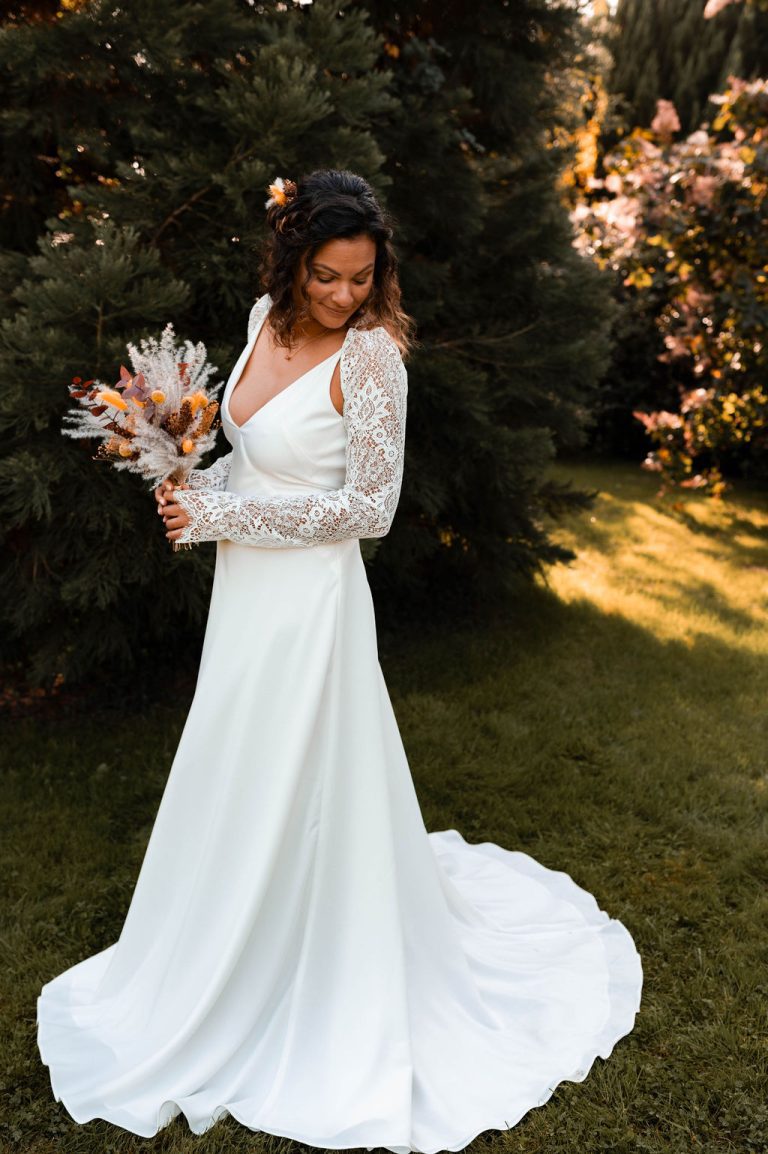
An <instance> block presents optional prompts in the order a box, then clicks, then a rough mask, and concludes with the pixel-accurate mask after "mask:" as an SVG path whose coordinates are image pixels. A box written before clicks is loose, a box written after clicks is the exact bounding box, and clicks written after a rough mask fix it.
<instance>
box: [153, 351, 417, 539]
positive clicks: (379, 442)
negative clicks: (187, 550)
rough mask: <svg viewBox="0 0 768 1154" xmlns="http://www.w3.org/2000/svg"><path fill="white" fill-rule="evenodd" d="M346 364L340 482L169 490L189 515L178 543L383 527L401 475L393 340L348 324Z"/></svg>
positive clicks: (400, 384) (401, 422)
mask: <svg viewBox="0 0 768 1154" xmlns="http://www.w3.org/2000/svg"><path fill="white" fill-rule="evenodd" d="M347 367H348V372H349V377H348V381H347V384H346V388H345V390H344V393H345V396H344V423H345V425H346V429H347V452H346V476H345V482H344V485H343V487H342V488H341V489H334V490H330V491H329V490H324V491H322V492H318V493H309V494H306V495H298V496H297V495H290V496H285V497H246V496H242V495H240V494H238V493H230V492H210V491H206V490H202V491H195V490H188V489H187V490H179V489H176V490H174V499H175V500H176V502H177V504H178V505H180V506H181V507H182V508H183V509H185V510H186V512H187V513H188V514H189V516H190V518H191V520H190V524H189V525H187V526H185V528H184V529H183V530H182V532H181V535H180V536H179V537H178V538H177V540H178V541H179V542H181V543H190V544H197V543H198V542H201V541H221V540H227V541H235V542H237V543H238V544H241V545H255V546H261V547H262V548H268V549H276V548H277V549H279V548H295V547H306V546H311V545H320V544H325V543H328V542H332V541H341V540H344V539H345V538H349V537H383V536H384V535H385V534H386V533H387V532H388V531H389V528H390V526H391V524H392V519H393V517H394V515H395V510H396V508H397V502H398V499H399V497H400V487H401V483H402V477H403V455H404V448H405V414H406V397H407V391H408V386H407V374H406V371H405V366H404V365H403V362H402V358H401V357H400V352H399V349H398V348H397V345H396V344H395V342H394V341H393V339H392V338H391V337H390V336H389V334H388V333H387V332H386V330H385V329H383V328H378V329H372V330H370V331H365V330H359V331H358V330H352V334H351V335H350V348H349V350H348V365H347ZM344 379H345V373H344V366H342V383H344Z"/></svg>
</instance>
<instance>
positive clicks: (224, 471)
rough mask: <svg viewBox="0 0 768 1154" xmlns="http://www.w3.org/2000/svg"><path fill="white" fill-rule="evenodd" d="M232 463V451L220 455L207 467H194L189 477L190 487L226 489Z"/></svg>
mask: <svg viewBox="0 0 768 1154" xmlns="http://www.w3.org/2000/svg"><path fill="white" fill-rule="evenodd" d="M231 465H232V452H231V451H230V452H229V453H226V454H225V456H223V457H219V459H218V460H217V461H214V462H213V464H212V465H210V466H209V468H207V469H192V471H191V472H190V474H189V476H188V477H187V484H188V485H189V487H190V489H225V488H226V486H227V478H228V477H229V470H230V467H231Z"/></svg>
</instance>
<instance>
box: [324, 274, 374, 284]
mask: <svg viewBox="0 0 768 1154" xmlns="http://www.w3.org/2000/svg"><path fill="white" fill-rule="evenodd" d="M315 280H317V281H319V282H320V284H330V283H331V281H332V280H333V277H332V276H331V277H326V278H323V277H321V276H315ZM367 280H368V277H366V278H365V280H356V281H353V284H357V285H361V286H362V285H364V284H365V283H366V281H367Z"/></svg>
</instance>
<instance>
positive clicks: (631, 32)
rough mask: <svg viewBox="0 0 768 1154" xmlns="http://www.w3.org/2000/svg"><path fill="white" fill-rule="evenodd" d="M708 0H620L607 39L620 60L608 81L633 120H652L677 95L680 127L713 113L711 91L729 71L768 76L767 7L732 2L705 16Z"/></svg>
mask: <svg viewBox="0 0 768 1154" xmlns="http://www.w3.org/2000/svg"><path fill="white" fill-rule="evenodd" d="M705 6H706V0H619V4H618V7H617V9H616V15H615V18H614V21H613V25H612V30H611V32H610V34H609V45H610V49H611V53H612V55H613V58H614V65H613V69H612V71H611V74H610V76H609V77H608V84H609V87H610V89H611V91H612V92H615V93H621V94H622V95H623V98H624V108H623V111H624V118H625V121H626V124H627V127H628V128H629V129H631V128H632V127H634V126H635V125H643V126H647V125H648V124H650V122H651V119H652V117H653V114H654V112H655V109H656V101H657V100H659V99H663V100H672V101H673V102H674V105H675V107H676V109H677V113H678V116H679V117H680V124H681V128H682V131H683V132H685V133H687V132H692V131H693V130H694V129H695V128H696V127H697V126H698V125H699V124H700V123H701V120H702V118H704V117H706V118H711V117H712V116H713V115H714V111H715V110H714V108H713V106H712V105H711V104H710V103H709V96H710V95H711V94H712V93H714V92H720V91H722V90H723V89H724V88H725V87H726V85H727V80H728V76H729V75H737V76H740V77H742V78H743V79H752V78H754V77H757V76H760V75H764V73H765V67H766V60H768V12H766V11H763V10H761V9H760V8H759V7H757V6H756V5H753V4H735V5H730V6H728V7H727V8H725V9H724V10H723V11H721V12H719V13H718V14H717V16H716V17H714V18H713V19H711V20H705V19H704V8H705Z"/></svg>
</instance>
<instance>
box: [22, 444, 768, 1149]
mask: <svg viewBox="0 0 768 1154" xmlns="http://www.w3.org/2000/svg"><path fill="white" fill-rule="evenodd" d="M567 473H568V475H570V476H573V477H574V478H575V480H576V481H577V482H578V483H579V484H580V485H585V486H587V487H594V488H599V489H600V491H601V493H600V497H599V499H598V501H597V503H596V505H595V507H594V508H593V509H592V510H590V511H589V512H587V513H584V514H582V515H580V516H579V517H578V518H576V519H574V520H573V521H572V522H571V523H570V524H569V526H568V528H567V529H560V530H559V531H558V534H559V536H560V537H561V539H562V540H564V541H567V542H568V543H570V544H571V545H572V546H573V547H574V548H575V549H576V550H577V552H578V560H577V561H576V563H575V564H573V565H572V566H569V567H564V566H560V567H557V568H556V569H555V570H553V571H552V572H551V574H550V578H549V584H548V586H545V585H544V584H542V585H540V586H539V587H537V588H536V589H533V590H531V591H530V592H529V593H528V594H526V595H525V596H523V597H522V598H521V599H520V600H519V601H518V602H517V603H516V604H515V605H514V606H513V607H512V608H511V609H510V610H509V612H508V614H506V615H505V617H504V619H503V620H501V619H500V620H498V621H497V622H496V623H495V624H494V625H493V627H491V626H487V627H483V628H482V629H474V630H471V631H469V630H457V631H456V632H454V633H453V634H451V635H450V636H445V635H442V636H439V637H438V636H432V637H430V638H428V639H423V638H422V639H418V640H417V639H414V640H412V641H407V642H406V641H402V640H401V641H398V642H393V641H387V642H386V644H385V645H384V646H383V649H382V654H381V658H382V665H383V667H384V671H385V674H386V677H387V680H388V684H389V687H390V691H391V695H392V699H393V704H394V706H395V710H396V713H397V716H398V719H399V722H400V725H401V730H402V733H403V738H404V741H405V745H406V749H407V750H408V754H409V757H410V761H411V767H412V770H413V775H414V779H415V782H416V787H417V791H418V794H419V798H420V801H421V804H422V809H423V812H424V817H425V821H426V824H427V827H428V828H429V829H446V828H451V827H453V828H457V829H459V830H461V831H462V833H463V834H464V835H465V837H466V838H467V839H468V840H470V841H484V840H491V841H496V842H499V843H501V844H503V845H505V846H507V847H510V848H517V849H524V850H526V851H527V852H529V853H531V854H532V855H534V856H535V857H537V858H538V859H539V860H541V861H542V862H544V863H545V864H546V865H549V866H551V867H553V868H557V869H563V870H566V871H567V872H568V873H570V874H571V875H572V876H573V877H574V878H575V880H576V881H577V882H579V883H580V884H581V885H583V886H585V887H586V888H587V889H589V890H591V891H592V892H593V893H594V894H595V895H596V897H597V899H598V901H599V904H600V905H601V906H602V907H603V908H604V909H606V910H608V912H609V913H611V914H612V915H613V916H614V917H618V918H620V919H621V920H622V921H624V923H625V924H626V925H627V927H628V928H629V930H630V931H631V933H632V934H633V936H634V937H635V940H636V942H637V945H638V948H639V950H640V953H641V955H642V957H643V963H644V970H645V988H644V999H643V1005H642V1009H641V1012H640V1014H639V1016H638V1019H637V1023H636V1027H635V1030H634V1031H633V1032H632V1034H630V1035H629V1036H628V1037H627V1038H625V1039H623V1040H622V1041H621V1042H619V1043H618V1044H617V1046H616V1048H615V1050H614V1052H613V1054H612V1056H611V1058H610V1059H609V1060H608V1061H607V1062H603V1061H602V1060H601V1059H598V1060H597V1061H596V1063H595V1066H594V1067H593V1069H592V1071H591V1073H590V1075H589V1077H588V1078H587V1080H586V1081H585V1082H584V1083H582V1084H575V1083H563V1084H562V1085H561V1086H560V1087H559V1088H558V1090H557V1091H556V1092H555V1094H554V1096H553V1097H552V1098H551V1099H550V1101H549V1102H548V1103H546V1105H545V1106H543V1107H541V1108H539V1109H534V1110H532V1111H531V1112H530V1113H529V1114H528V1115H527V1116H526V1117H525V1118H524V1119H523V1120H522V1121H521V1122H520V1123H519V1124H518V1126H516V1127H515V1128H514V1129H513V1130H511V1131H508V1132H505V1133H500V1132H488V1133H487V1134H485V1135H483V1136H481V1137H480V1138H478V1139H477V1140H476V1142H475V1143H473V1146H472V1148H471V1149H472V1150H473V1151H479V1150H480V1149H487V1150H489V1151H492V1152H494V1154H495V1152H498V1154H502V1151H503V1152H505V1154H608V1152H609V1151H610V1152H612V1154H614V1152H617V1154H634V1152H637V1151H643V1152H653V1154H670V1152H672V1154H677V1152H678V1151H680V1152H682V1151H708V1152H709V1151H711V1152H712V1154H715V1152H720V1151H723V1152H725V1151H733V1152H734V1154H736V1152H738V1154H743V1152H746V1151H766V1150H768V1105H767V1104H766V1093H765V1089H766V1085H768V1021H767V1017H768V1015H767V1014H766V1004H767V996H768V976H767V975H768V928H767V927H768V890H767V889H766V881H768V840H767V839H766V832H768V831H767V826H768V714H767V713H766V707H765V706H766V698H767V697H768V660H766V658H767V657H768V634H767V633H766V628H765V626H766V624H767V623H768V597H766V593H768V532H767V530H768V500H766V498H765V497H759V496H756V495H754V494H752V495H750V494H746V493H745V494H744V495H743V496H740V497H737V498H733V499H731V500H729V501H728V502H726V503H723V504H721V505H715V504H712V503H710V502H707V501H706V500H705V499H703V498H696V497H686V498H685V499H684V501H682V502H680V503H679V504H677V505H676V504H675V502H674V500H673V499H670V498H666V499H664V500H663V501H662V500H659V499H658V498H656V497H655V495H654V494H655V482H654V479H653V478H651V477H649V476H647V475H645V474H642V473H640V472H639V471H637V470H636V469H633V468H631V467H626V466H620V467H617V468H613V467H612V468H606V467H601V468H599V469H597V468H594V469H591V468H590V469H588V468H584V467H578V468H576V467H569V468H568V470H567ZM186 705H187V701H186V700H184V701H182V700H180V701H178V702H176V703H166V704H164V705H162V706H158V707H157V708H154V709H153V710H152V711H151V712H148V713H147V714H146V715H145V716H143V717H141V718H137V717H135V716H133V717H126V718H125V719H122V720H121V719H120V718H119V716H118V715H116V714H114V713H113V714H110V732H109V736H106V737H105V735H104V730H103V718H99V717H98V716H94V717H90V718H83V717H78V718H76V719H62V720H60V721H59V722H57V723H56V724H46V725H45V726H41V724H40V723H39V722H37V721H33V720H30V721H27V722H21V723H20V722H14V723H13V732H12V734H11V735H10V737H9V735H8V734H5V740H4V741H3V747H4V749H5V750H6V754H5V761H6V763H7V764H6V767H5V771H4V778H3V799H4V805H3V807H2V822H3V826H4V829H3V838H2V855H3V860H2V863H1V866H2V871H3V873H2V876H3V878H4V880H5V882H6V887H7V890H8V897H7V900H6V903H5V914H4V928H3V931H2V947H3V954H2V959H3V960H2V973H1V975H0V981H1V983H2V988H1V989H0V996H1V997H2V1012H3V1014H4V1016H5V1022H4V1027H3V1035H4V1037H5V1039H6V1041H5V1045H4V1047H3V1050H2V1054H1V1055H0V1067H1V1068H2V1069H1V1072H0V1080H1V1081H2V1088H3V1094H4V1097H5V1100H6V1102H7V1103H8V1105H7V1107H6V1110H5V1111H4V1115H5V1119H4V1123H3V1125H4V1126H5V1132H4V1137H5V1139H6V1141H7V1142H8V1144H9V1146H10V1147H11V1148H18V1149H20V1150H23V1151H24V1152H25V1154H43V1152H46V1154H47V1152H49V1151H54V1150H55V1151H63V1152H64V1154H111V1152H114V1154H128V1152H132V1151H139V1150H141V1151H144V1150H147V1151H153V1152H155V1151H156V1152H160V1151H162V1152H168V1154H191V1152H192V1151H195V1152H196V1154H229V1152H232V1154H234V1152H238V1154H239V1152H243V1151H265V1152H266V1151H268V1152H269V1154H278V1152H280V1154H282V1152H283V1151H287V1150H288V1149H290V1148H293V1149H296V1150H297V1152H298V1151H300V1150H305V1149H307V1148H305V1147H299V1146H298V1145H297V1144H295V1143H292V1142H289V1141H285V1140H281V1139H277V1138H271V1137H269V1136H265V1135H260V1134H253V1133H251V1132H249V1131H246V1130H244V1129H243V1128H241V1127H239V1126H238V1125H237V1124H236V1123H235V1122H233V1121H232V1120H231V1119H227V1120H226V1121H224V1122H222V1123H220V1124H218V1125H217V1126H216V1127H215V1128H214V1129H212V1130H211V1131H210V1132H209V1133H208V1134H207V1135H204V1136H203V1137H200V1138H196V1137H194V1136H192V1135H190V1134H189V1132H188V1131H187V1129H186V1128H185V1124H184V1123H183V1121H182V1120H180V1119H176V1121H175V1122H174V1123H173V1124H172V1125H171V1126H170V1127H169V1128H168V1129H167V1130H165V1131H163V1132H161V1134H160V1135H158V1137H157V1138H155V1139H149V1140H143V1139H139V1138H135V1137H134V1136H132V1135H129V1134H127V1133H125V1132H123V1131H120V1130H118V1129H117V1128H115V1127H111V1126H109V1125H107V1124H105V1123H102V1122H93V1123H89V1124H88V1125H86V1126H76V1125H74V1124H73V1123H72V1122H71V1121H70V1120H69V1118H68V1115H67V1114H66V1113H65V1111H64V1110H63V1108H62V1107H61V1105H59V1104H56V1103H55V1102H54V1101H53V1098H52V1096H51V1094H50V1089H49V1083H48V1075H47V1071H46V1070H45V1068H44V1067H42V1066H41V1065H40V1063H39V1059H38V1056H37V1051H36V1047H35V1021H34V1020H35V999H36V996H37V993H38V991H39V988H40V986H41V985H42V983H43V982H44V981H47V980H48V979H49V978H51V977H52V976H53V975H55V974H57V973H59V972H60V971H61V970H62V969H63V968H65V967H66V966H68V965H70V964H72V963H74V962H75V961H77V960H79V959H80V958H82V957H84V956H86V955H87V954H90V953H93V952H95V951H96V950H99V949H101V948H103V947H104V946H106V945H108V944H109V943H110V942H112V941H114V940H115V938H116V935H117V933H118V932H119V929H120V926H121V924H122V919H123V917H124V914H125V910H126V908H127V904H128V902H129V900H130V895H131V891H132V886H133V883H134V881H135V877H136V874H137V872H138V867H139V865H140V862H141V857H142V854H143V850H144V846H145V844H146V839H147V837H148V834H149V831H150V828H151V824H152V820H153V817H154V812H155V810H156V807H157V803H158V800H159V797H160V793H161V791H162V788H163V784H164V781H165V776H166V774H167V770H168V767H169V764H170V760H171V757H172V754H173V751H174V748H175V742H176V739H177V737H178V733H179V731H180V727H181V724H182V722H183V719H184V713H185V708H186ZM100 726H101V728H100ZM0 1134H3V1130H2V1129H0Z"/></svg>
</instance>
